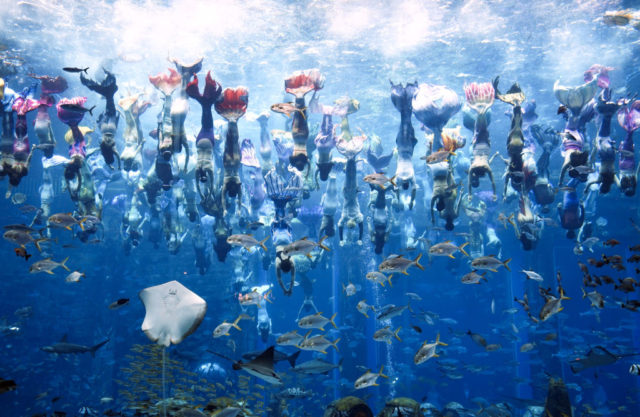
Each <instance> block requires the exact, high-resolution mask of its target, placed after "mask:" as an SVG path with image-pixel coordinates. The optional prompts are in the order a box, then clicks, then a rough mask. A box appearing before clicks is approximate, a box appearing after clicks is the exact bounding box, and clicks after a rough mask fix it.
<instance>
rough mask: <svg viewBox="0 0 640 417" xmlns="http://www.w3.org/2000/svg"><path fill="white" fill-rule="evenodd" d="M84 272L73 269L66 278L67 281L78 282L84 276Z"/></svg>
mask: <svg viewBox="0 0 640 417" xmlns="http://www.w3.org/2000/svg"><path fill="white" fill-rule="evenodd" d="M84 276H85V275H84V272H78V271H73V272H72V273H70V274H69V275H67V277H66V278H65V281H66V282H78V281H80V278H82V277H84Z"/></svg>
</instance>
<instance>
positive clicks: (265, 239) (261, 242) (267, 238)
mask: <svg viewBox="0 0 640 417" xmlns="http://www.w3.org/2000/svg"><path fill="white" fill-rule="evenodd" d="M267 240H269V236H267V237H265V238H264V239H262V240H261V241H260V242H259V243H260V246H261V247H262V249H264V251H265V252H266V251H267V247H266V246H265V245H264V243H265V242H266V241H267Z"/></svg>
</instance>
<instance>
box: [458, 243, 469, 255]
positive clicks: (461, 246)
mask: <svg viewBox="0 0 640 417" xmlns="http://www.w3.org/2000/svg"><path fill="white" fill-rule="evenodd" d="M468 244H469V242H464V243H463V244H462V245H460V246H459V247H458V250H459V251H460V252H462V253H464V256H466V257H469V254H468V253H467V252H466V251H465V250H464V247H465V246H467V245H468Z"/></svg>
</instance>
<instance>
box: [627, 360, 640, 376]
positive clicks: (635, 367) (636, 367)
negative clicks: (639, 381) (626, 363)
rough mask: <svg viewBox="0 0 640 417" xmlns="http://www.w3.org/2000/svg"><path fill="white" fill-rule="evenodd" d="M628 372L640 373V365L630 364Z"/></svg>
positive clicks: (632, 373)
mask: <svg viewBox="0 0 640 417" xmlns="http://www.w3.org/2000/svg"><path fill="white" fill-rule="evenodd" d="M629 373H630V374H631V375H636V376H638V375H640V365H638V364H637V363H634V364H632V365H631V366H630V367H629Z"/></svg>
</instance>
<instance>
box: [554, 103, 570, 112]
mask: <svg viewBox="0 0 640 417" xmlns="http://www.w3.org/2000/svg"><path fill="white" fill-rule="evenodd" d="M567 110H569V109H568V108H567V106H565V105H561V106H560V107H558V111H557V112H556V114H564V113H566V112H567Z"/></svg>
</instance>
